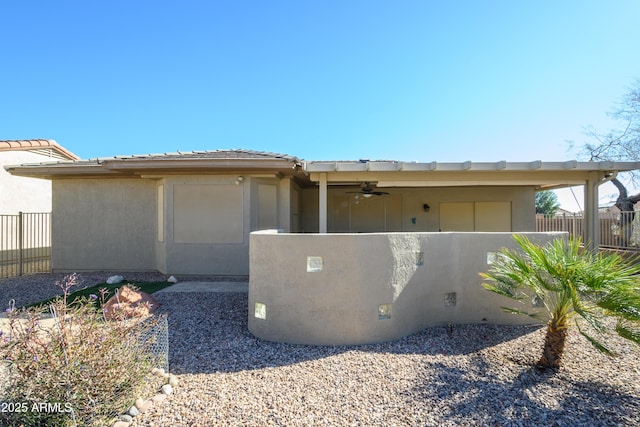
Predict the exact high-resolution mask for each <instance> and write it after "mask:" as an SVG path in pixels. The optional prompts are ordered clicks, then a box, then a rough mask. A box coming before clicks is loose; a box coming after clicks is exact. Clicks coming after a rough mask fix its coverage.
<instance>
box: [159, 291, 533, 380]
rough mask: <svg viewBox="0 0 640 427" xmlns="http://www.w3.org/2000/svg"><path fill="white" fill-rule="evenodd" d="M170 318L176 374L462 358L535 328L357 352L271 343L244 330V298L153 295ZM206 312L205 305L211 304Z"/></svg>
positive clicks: (421, 338) (418, 339)
mask: <svg viewBox="0 0 640 427" xmlns="http://www.w3.org/2000/svg"><path fill="white" fill-rule="evenodd" d="M156 296H157V298H158V300H159V301H160V303H161V304H162V305H161V309H160V310H161V311H166V312H167V313H168V314H169V317H168V319H169V351H170V353H169V365H170V370H171V371H172V372H173V373H176V374H186V373H214V372H227V373H229V372H239V371H245V370H253V369H262V368H267V367H278V366H286V365H291V364H296V363H300V362H304V361H307V360H315V359H321V358H326V357H330V356H332V355H336V354H340V353H344V352H348V351H362V352H377V353H392V354H425V355H464V354H470V353H475V352H477V351H479V350H482V349H484V348H487V347H491V346H494V345H497V344H499V343H502V342H505V341H510V340H513V339H516V338H518V337H520V336H522V335H525V334H528V333H531V332H533V331H535V330H537V329H538V328H539V327H531V326H495V325H467V326H466V327H465V328H464V333H463V332H462V331H463V329H462V328H456V327H455V326H454V327H453V329H452V330H449V329H448V328H447V327H445V326H443V327H433V328H427V329H425V330H424V331H422V332H419V333H416V334H412V335H409V336H407V337H404V338H402V339H399V340H396V341H391V342H386V343H380V344H368V345H356V346H309V345H294V344H283V343H274V342H269V341H265V340H262V339H260V338H257V337H255V336H253V335H252V334H251V333H250V332H249V330H248V327H247V294H246V293H209V294H207V296H206V297H204V296H203V294H199V293H181V294H156ZM212 297H213V298H215V301H214V303H213V304H212V306H207V305H205V304H206V301H212Z"/></svg>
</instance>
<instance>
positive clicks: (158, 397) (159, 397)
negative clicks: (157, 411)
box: [151, 393, 167, 403]
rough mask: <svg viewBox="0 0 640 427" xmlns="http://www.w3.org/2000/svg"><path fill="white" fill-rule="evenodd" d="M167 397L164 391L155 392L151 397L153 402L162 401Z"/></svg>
mask: <svg viewBox="0 0 640 427" xmlns="http://www.w3.org/2000/svg"><path fill="white" fill-rule="evenodd" d="M166 398H167V395H166V394H164V393H159V394H156V395H155V396H153V397H152V398H151V400H153V401H154V402H155V403H162V402H163V401H164V400H165V399H166Z"/></svg>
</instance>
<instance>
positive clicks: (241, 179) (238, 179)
mask: <svg viewBox="0 0 640 427" xmlns="http://www.w3.org/2000/svg"><path fill="white" fill-rule="evenodd" d="M242 181H244V177H242V176H239V177H237V178H236V185H240V183H241V182H242Z"/></svg>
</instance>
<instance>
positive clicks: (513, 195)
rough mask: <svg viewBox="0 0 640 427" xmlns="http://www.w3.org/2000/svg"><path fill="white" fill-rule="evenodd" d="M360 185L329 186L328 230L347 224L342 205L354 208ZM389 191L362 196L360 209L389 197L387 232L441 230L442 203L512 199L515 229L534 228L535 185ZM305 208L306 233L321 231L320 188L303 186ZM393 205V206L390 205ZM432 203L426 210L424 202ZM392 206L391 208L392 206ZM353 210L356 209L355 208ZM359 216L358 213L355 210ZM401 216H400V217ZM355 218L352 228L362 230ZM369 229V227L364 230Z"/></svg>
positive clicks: (391, 189)
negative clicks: (378, 194) (305, 187)
mask: <svg viewBox="0 0 640 427" xmlns="http://www.w3.org/2000/svg"><path fill="white" fill-rule="evenodd" d="M358 190H359V187H346V186H330V187H329V189H328V206H327V211H328V213H327V219H328V224H327V226H328V231H329V232H332V231H348V230H344V224H346V223H348V219H345V214H346V213H347V212H348V209H349V208H348V207H346V208H345V207H342V208H341V207H340V204H344V203H345V202H346V203H349V204H351V208H354V207H355V194H347V193H348V192H352V191H358ZM378 190H381V191H386V192H389V193H390V194H389V196H373V197H371V198H370V199H364V198H360V200H359V204H358V209H359V210H363V209H366V205H367V204H373V203H376V204H380V203H381V202H380V200H381V199H382V198H388V199H390V201H389V202H388V206H387V210H386V215H387V224H388V229H387V230H388V231H417V232H422V231H439V230H440V203H451V202H510V203H511V209H512V216H511V226H512V230H513V231H534V230H535V188H534V187H508V186H504V187H446V188H445V187H434V188H403V187H392V188H379V189H378ZM300 197H301V200H302V204H301V206H302V211H301V219H302V222H301V225H302V230H303V231H305V232H317V231H318V190H317V189H303V190H302V191H301V195H300ZM392 203H393V204H394V205H393V206H392V205H391V204H392ZM398 203H399V204H400V206H397V204H398ZM425 203H426V204H428V205H429V211H428V212H424V210H423V205H424V204H425ZM389 207H391V209H389ZM352 212H353V211H352ZM356 215H357V213H356ZM398 215H399V217H397V216H398ZM356 225H357V224H356V222H355V221H352V227H353V228H355V229H352V231H354V232H357V231H360V230H358V229H357V228H356ZM364 231H368V230H366V229H365V230H364Z"/></svg>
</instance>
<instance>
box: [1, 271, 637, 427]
mask: <svg viewBox="0 0 640 427" xmlns="http://www.w3.org/2000/svg"><path fill="white" fill-rule="evenodd" d="M2 286H3V283H2V282H0V288H1V287H2ZM0 292H4V290H3V291H0ZM0 295H6V294H0ZM156 296H157V298H158V300H159V301H160V302H161V303H162V310H166V311H167V312H168V313H169V330H170V368H171V372H172V373H173V374H176V376H177V378H178V381H179V383H178V386H177V387H176V389H175V391H174V394H173V395H171V396H170V397H169V398H168V399H166V400H165V401H164V402H163V403H162V405H156V406H154V407H153V408H152V409H150V410H149V411H148V412H145V413H143V414H141V415H140V416H138V417H136V418H135V419H134V421H133V423H132V426H158V427H165V426H211V425H225V426H227V425H232V426H233V425H250V426H258V425H260V426H261V425H276V426H289V425H293V426H297V425H300V426H303V425H304V426H307V425H335V426H343V425H354V426H355V425H359V426H372V425H381V426H382V425H384V426H460V425H472V426H476V425H489V426H538V425H544V426H548V425H555V426H614V425H625V426H626V425H628V426H636V425H640V362H639V359H640V357H639V356H640V350H639V348H638V347H637V346H634V345H632V344H631V343H628V342H626V341H624V340H622V339H620V338H617V337H612V339H611V340H610V341H608V342H610V343H612V346H613V347H614V349H615V350H616V351H617V352H619V353H620V356H619V357H618V358H615V359H612V358H608V357H607V356H604V355H602V354H600V353H598V352H597V351H596V350H595V349H593V348H592V347H591V346H590V344H588V343H587V342H586V340H585V339H583V338H582V337H581V336H580V335H579V334H578V333H577V332H576V331H573V330H572V331H571V332H570V334H569V340H568V343H567V348H566V354H565V365H564V366H563V367H562V368H561V369H560V370H559V371H557V372H552V371H546V372H541V371H538V370H537V369H536V368H534V367H532V365H533V363H534V362H535V361H536V359H537V356H538V354H539V352H540V349H541V347H542V343H543V340H544V329H543V328H540V327H523V326H492V325H454V328H453V330H452V331H451V333H449V331H447V328H445V327H434V328H429V329H426V330H424V331H422V332H420V333H417V334H413V335H410V336H408V337H405V338H404V339H401V340H397V341H394V342H389V343H383V344H375V345H361V346H338V347H317V346H304V345H288V344H281V343H271V342H267V341H264V340H261V339H258V338H256V337H254V336H253V335H251V334H250V333H249V331H248V330H247V295H246V294H244V293H160V294H157V295H156Z"/></svg>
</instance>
